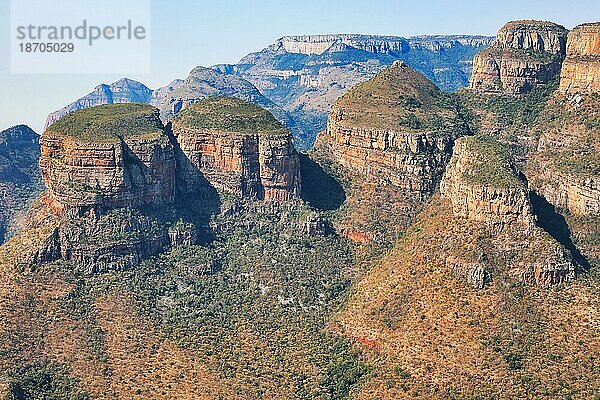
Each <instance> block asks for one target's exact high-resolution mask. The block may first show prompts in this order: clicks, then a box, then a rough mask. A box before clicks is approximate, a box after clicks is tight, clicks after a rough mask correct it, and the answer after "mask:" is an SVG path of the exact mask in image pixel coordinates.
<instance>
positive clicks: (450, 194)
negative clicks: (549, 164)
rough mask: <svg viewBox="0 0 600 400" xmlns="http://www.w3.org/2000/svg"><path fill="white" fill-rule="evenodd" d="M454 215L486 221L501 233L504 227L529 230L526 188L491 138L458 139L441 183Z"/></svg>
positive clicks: (507, 155)
mask: <svg viewBox="0 0 600 400" xmlns="http://www.w3.org/2000/svg"><path fill="white" fill-rule="evenodd" d="M440 192H441V194H442V196H443V197H445V198H447V199H449V200H450V201H451V203H452V209H453V212H454V214H455V215H456V216H459V217H464V218H468V219H471V220H474V221H481V222H485V223H487V224H489V225H491V226H493V227H494V228H499V230H502V229H503V228H504V227H505V226H507V225H515V224H518V225H521V226H522V227H523V228H525V229H531V228H532V227H533V225H534V224H535V218H534V216H533V214H532V212H531V205H530V203H529V196H528V194H527V188H526V187H525V185H524V184H523V182H521V181H520V180H519V178H518V175H517V173H516V170H515V168H514V166H513V165H512V163H511V161H510V156H509V154H508V152H507V151H506V149H504V147H503V146H502V145H501V144H500V143H498V142H496V141H494V140H493V139H491V138H488V137H485V136H472V137H465V138H460V139H459V140H457V141H456V144H455V146H454V154H453V156H452V160H451V162H450V164H449V165H448V168H447V169H446V173H445V174H444V177H443V179H442V182H441V184H440Z"/></svg>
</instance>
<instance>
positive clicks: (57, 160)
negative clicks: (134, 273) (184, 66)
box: [40, 104, 175, 216]
mask: <svg viewBox="0 0 600 400" xmlns="http://www.w3.org/2000/svg"><path fill="white" fill-rule="evenodd" d="M40 145H41V152H42V154H41V158H40V168H41V171H42V176H43V178H44V181H45V183H46V187H47V195H46V196H45V198H46V199H47V201H48V203H49V204H50V205H51V207H52V208H53V209H54V210H55V212H57V213H62V212H66V213H68V214H72V215H75V216H83V215H85V214H87V213H92V214H101V213H103V212H104V211H106V210H108V209H111V208H118V207H137V206H141V205H144V204H161V203H169V202H172V201H173V196H174V180H175V157H174V151H173V146H172V145H171V143H170V141H169V138H168V136H167V134H166V133H165V131H164V128H163V125H162V123H161V122H160V119H159V117H158V110H156V109H155V108H153V107H151V106H146V105H141V104H118V105H105V106H99V107H94V108H90V109H86V110H81V111H77V112H74V113H71V114H69V115H68V116H66V117H64V118H63V119H61V120H60V121H59V122H57V123H56V124H54V125H51V126H50V127H49V128H48V129H47V130H46V131H45V132H44V134H43V135H42V137H41V139H40Z"/></svg>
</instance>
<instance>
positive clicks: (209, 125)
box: [172, 97, 300, 201]
mask: <svg viewBox="0 0 600 400" xmlns="http://www.w3.org/2000/svg"><path fill="white" fill-rule="evenodd" d="M172 129H173V133H174V135H175V137H176V138H177V140H178V142H179V146H180V147H181V150H182V152H183V154H184V155H185V157H186V164H185V165H184V166H183V168H182V171H181V173H182V174H183V175H184V178H183V179H182V181H183V182H185V187H184V188H183V190H184V191H191V190H194V189H195V188H197V187H198V186H199V185H203V184H210V185H212V186H214V187H216V188H218V189H220V190H224V191H226V192H230V193H233V194H235V195H238V196H240V197H243V198H250V199H264V200H278V201H285V200H291V199H293V198H295V197H297V196H298V195H299V192H300V167H299V158H298V153H297V152H296V151H295V149H294V146H293V142H292V135H291V133H290V131H289V130H287V129H286V128H285V127H284V126H283V125H281V123H279V122H278V121H277V120H276V119H275V118H274V117H273V115H272V114H270V113H269V112H268V111H266V110H264V109H262V108H260V107H258V106H256V105H255V104H253V103H250V102H246V101H243V100H239V99H234V98H226V97H211V98H207V99H204V100H201V101H198V102H196V103H194V104H192V105H190V106H189V107H187V108H186V109H185V110H184V111H182V112H181V113H179V114H177V115H176V116H175V117H174V118H173V128H172Z"/></svg>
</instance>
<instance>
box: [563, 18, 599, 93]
mask: <svg viewBox="0 0 600 400" xmlns="http://www.w3.org/2000/svg"><path fill="white" fill-rule="evenodd" d="M559 89H560V90H561V91H562V92H568V93H581V92H583V93H585V92H600V22H596V23H593V24H583V25H579V26H576V27H575V28H574V29H573V30H572V31H571V32H570V33H569V38H568V41H567V58H566V59H565V61H564V62H563V65H562V69H561V72H560V86H559Z"/></svg>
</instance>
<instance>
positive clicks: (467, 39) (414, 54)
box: [213, 34, 495, 148]
mask: <svg viewBox="0 0 600 400" xmlns="http://www.w3.org/2000/svg"><path fill="white" fill-rule="evenodd" d="M494 39H495V38H494V37H492V36H481V35H424V36H414V37H410V38H404V37H401V36H381V35H360V34H335V35H302V36H284V37H282V38H279V39H277V40H276V41H275V42H274V43H273V44H271V45H270V46H267V47H266V48H264V49H263V50H261V51H259V52H256V53H251V54H249V55H247V56H245V57H243V58H242V59H241V60H240V61H239V62H238V63H237V64H221V65H215V66H213V68H215V69H218V70H219V71H221V72H223V73H226V74H233V75H238V76H241V77H242V78H244V79H246V80H248V81H250V82H251V83H253V84H254V85H255V86H256V87H257V88H258V89H259V90H260V91H261V92H262V93H263V94H264V95H265V96H266V97H268V98H269V99H271V100H272V101H273V102H275V103H276V104H278V105H280V106H281V107H283V108H284V109H285V110H287V111H288V112H289V113H290V114H291V115H292V116H293V117H294V119H295V120H296V121H298V123H299V124H301V125H302V126H303V127H304V128H305V129H306V130H307V131H309V135H308V136H306V137H305V140H304V141H303V142H302V143H300V144H298V143H297V145H299V147H301V148H310V147H311V146H312V144H313V141H314V138H315V137H316V135H317V133H319V132H320V131H322V130H323V129H325V124H326V120H327V115H328V113H329V111H330V110H331V105H332V104H333V102H334V101H335V100H336V99H337V98H339V97H340V96H341V95H343V94H344V93H345V92H346V91H347V90H348V89H350V88H351V87H352V86H355V85H357V84H359V83H361V82H364V81H366V80H368V79H370V78H372V77H373V76H375V75H376V74H378V73H379V72H381V71H382V70H384V69H385V68H387V67H389V66H390V65H391V64H392V63H393V62H394V61H396V60H402V61H405V62H406V63H407V64H408V65H409V66H411V67H412V68H414V69H416V70H417V71H419V72H421V73H422V74H424V75H425V76H426V77H427V78H429V79H430V80H431V81H432V82H434V83H435V84H436V85H437V86H439V87H440V88H441V89H442V90H444V91H454V90H457V89H459V88H462V87H465V86H467V85H468V83H469V78H470V76H471V70H472V59H473V57H474V56H475V54H476V53H478V52H479V51H481V50H483V49H485V48H487V47H488V46H490V45H491V44H492V43H493V41H494Z"/></svg>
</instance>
